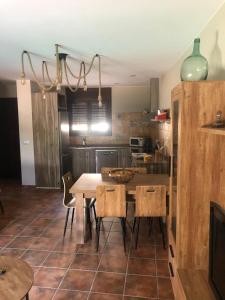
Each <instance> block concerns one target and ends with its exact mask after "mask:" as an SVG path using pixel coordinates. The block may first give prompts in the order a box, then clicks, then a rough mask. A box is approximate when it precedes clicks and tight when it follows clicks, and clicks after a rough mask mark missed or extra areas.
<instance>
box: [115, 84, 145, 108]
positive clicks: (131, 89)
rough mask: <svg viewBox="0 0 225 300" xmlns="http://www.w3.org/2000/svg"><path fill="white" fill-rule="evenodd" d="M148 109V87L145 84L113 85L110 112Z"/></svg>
mask: <svg viewBox="0 0 225 300" xmlns="http://www.w3.org/2000/svg"><path fill="white" fill-rule="evenodd" d="M144 109H148V110H150V96H149V87H148V86H147V85H146V86H113V87H112V112H113V113H122V112H141V111H143V110H144Z"/></svg>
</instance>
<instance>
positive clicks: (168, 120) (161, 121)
mask: <svg viewBox="0 0 225 300" xmlns="http://www.w3.org/2000/svg"><path fill="white" fill-rule="evenodd" d="M150 121H151V122H157V123H164V122H166V123H170V119H166V120H155V119H150Z"/></svg>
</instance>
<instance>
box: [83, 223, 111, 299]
mask: <svg viewBox="0 0 225 300" xmlns="http://www.w3.org/2000/svg"><path fill="white" fill-rule="evenodd" d="M102 222H103V221H102ZM112 225H113V222H111V226H110V230H109V231H107V232H108V233H107V238H106V240H105V244H104V247H103V249H102V252H101V257H100V260H99V263H98V267H97V269H96V272H95V276H94V278H93V281H92V283H91V286H90V290H89V293H88V296H87V300H89V298H90V296H91V293H92V288H93V285H94V282H95V279H96V276H97V274H98V270H99V267H100V264H101V261H102V257H103V252H104V250H105V247H106V244H107V242H108V238H109V234H110V232H111V228H112ZM100 231H101V230H100ZM100 234H101V232H100V233H99V239H100Z"/></svg>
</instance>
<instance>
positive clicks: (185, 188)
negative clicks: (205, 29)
mask: <svg viewBox="0 0 225 300" xmlns="http://www.w3.org/2000/svg"><path fill="white" fill-rule="evenodd" d="M181 87H182V89H181V90H183V91H182V92H181V93H180V96H178V95H173V97H174V98H180V99H179V100H181V123H180V135H179V143H180V148H179V170H178V190H177V194H178V216H177V222H178V226H177V245H176V250H177V264H178V268H194V269H198V268H200V269H205V270H208V253H209V213H210V210H209V207H210V201H215V202H217V203H219V204H220V205H221V206H222V207H223V208H225V159H224V158H225V157H224V153H225V136H216V135H212V134H208V133H204V132H200V131H199V128H200V127H201V126H203V125H206V124H209V123H212V122H214V121H215V116H216V112H217V111H218V110H221V111H222V112H223V116H224V117H225V101H224V99H225V82H224V81H218V82H215V81H212V82H210V81H206V82H195V83H194V82H185V83H182V84H181ZM176 90H177V89H176ZM174 100H175V99H174Z"/></svg>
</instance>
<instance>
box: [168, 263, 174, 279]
mask: <svg viewBox="0 0 225 300" xmlns="http://www.w3.org/2000/svg"><path fill="white" fill-rule="evenodd" d="M169 270H170V275H171V277H174V273H173V266H172V264H171V262H169Z"/></svg>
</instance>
